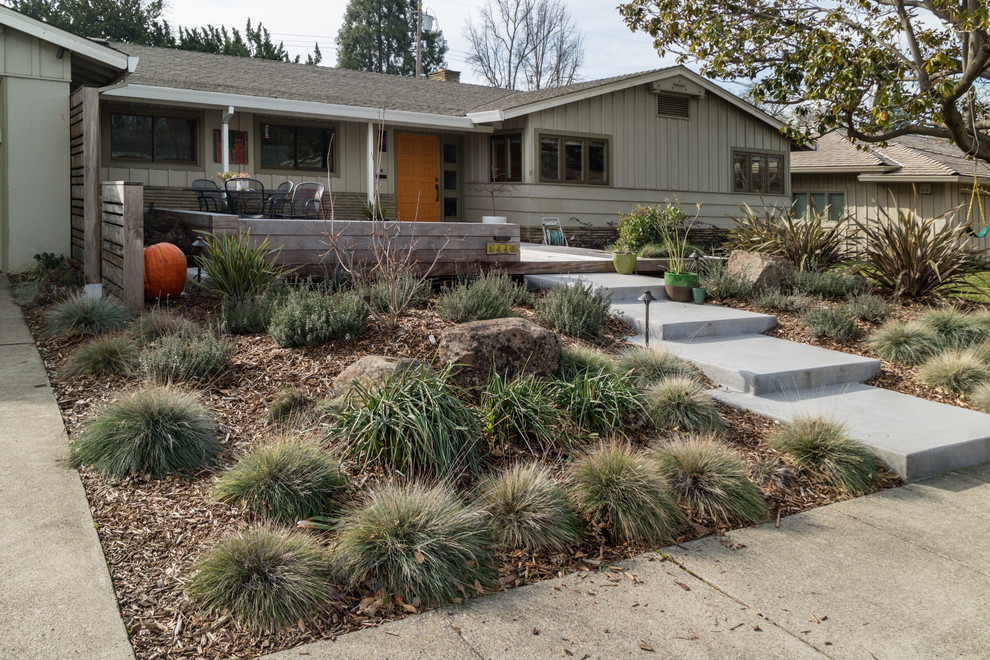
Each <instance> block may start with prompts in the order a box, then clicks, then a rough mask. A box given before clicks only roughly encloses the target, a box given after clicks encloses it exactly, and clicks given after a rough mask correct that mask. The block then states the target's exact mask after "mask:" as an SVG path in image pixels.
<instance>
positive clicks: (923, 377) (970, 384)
mask: <svg viewBox="0 0 990 660" xmlns="http://www.w3.org/2000/svg"><path fill="white" fill-rule="evenodd" d="M918 380H920V381H921V382H922V383H925V384H926V385H931V386H932V387H937V388H939V389H943V390H948V391H949V392H957V393H960V394H968V393H970V392H972V391H973V390H974V389H976V388H977V387H978V386H979V385H982V384H983V383H986V382H987V381H990V370H988V369H987V365H986V364H985V363H984V362H983V361H982V360H981V359H980V358H979V357H978V356H977V355H976V354H974V353H973V352H972V351H960V350H956V349H951V348H950V349H947V350H945V351H943V352H941V353H938V354H936V355H933V356H932V357H930V358H928V360H927V361H925V363H924V364H922V365H921V367H920V368H919V369H918Z"/></svg>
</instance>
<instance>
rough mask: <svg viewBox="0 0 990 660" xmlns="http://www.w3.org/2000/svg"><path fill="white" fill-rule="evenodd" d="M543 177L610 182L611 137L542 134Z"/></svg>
mask: <svg viewBox="0 0 990 660" xmlns="http://www.w3.org/2000/svg"><path fill="white" fill-rule="evenodd" d="M540 181H542V182H544V183H584V184H593V185H607V184H608V140H602V139H596V138H575V137H558V136H549V135H541V136H540Z"/></svg>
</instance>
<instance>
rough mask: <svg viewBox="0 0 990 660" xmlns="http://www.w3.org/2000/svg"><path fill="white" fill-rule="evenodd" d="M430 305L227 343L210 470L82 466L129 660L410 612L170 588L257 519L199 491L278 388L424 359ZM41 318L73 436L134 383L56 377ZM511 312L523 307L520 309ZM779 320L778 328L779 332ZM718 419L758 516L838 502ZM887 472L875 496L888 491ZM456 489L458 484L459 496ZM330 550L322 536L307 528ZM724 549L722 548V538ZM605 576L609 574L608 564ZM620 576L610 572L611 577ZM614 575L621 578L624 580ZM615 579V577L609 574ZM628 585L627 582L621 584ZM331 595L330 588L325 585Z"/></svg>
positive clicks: (247, 653)
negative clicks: (363, 324)
mask: <svg viewBox="0 0 990 660" xmlns="http://www.w3.org/2000/svg"><path fill="white" fill-rule="evenodd" d="M432 305H433V303H432V301H428V302H427V303H426V304H424V305H422V306H420V308H418V309H416V310H413V311H412V312H411V313H410V314H409V315H408V316H406V317H404V318H403V319H401V322H400V325H399V327H398V328H396V329H394V330H385V329H382V328H378V327H374V326H370V327H369V329H368V330H367V331H366V332H365V333H364V335H363V336H362V337H361V338H360V339H358V340H357V341H353V342H335V343H332V344H329V345H326V346H321V347H315V348H307V349H283V348H279V347H278V346H276V345H275V343H274V342H273V341H272V340H271V338H270V337H268V336H267V335H252V336H241V337H238V338H237V354H236V356H235V358H234V364H233V367H232V369H231V370H230V371H229V373H228V374H227V375H226V376H224V377H223V378H222V379H220V380H219V381H217V382H214V383H209V384H207V385H205V386H203V387H201V388H199V392H200V395H201V397H202V399H203V401H204V403H206V404H207V405H208V406H209V407H210V408H211V409H212V410H213V411H214V413H215V415H216V417H217V420H218V423H219V426H220V429H221V439H222V441H223V446H224V454H223V456H222V459H221V461H220V464H219V466H218V467H217V468H216V470H214V471H203V472H200V473H198V474H196V475H193V476H192V477H191V478H180V477H169V478H162V479H146V478H131V479H128V480H125V481H123V482H109V481H106V480H104V479H102V478H100V477H99V476H97V475H95V474H93V473H90V472H87V471H82V472H81V475H82V479H83V484H84V486H85V489H86V493H87V495H88V497H89V502H90V508H91V511H92V514H93V518H94V521H95V524H96V526H97V530H98V533H99V537H100V540H101V542H102V544H103V548H104V552H105V554H106V558H107V563H108V566H109V568H110V574H111V577H112V580H113V584H114V588H115V589H116V593H117V597H118V600H119V603H120V609H121V613H122V616H123V620H124V622H125V624H126V626H127V628H128V630H129V632H130V638H131V642H132V644H133V646H134V649H135V653H136V655H137V657H138V658H140V659H142V660H148V659H152V658H188V657H205V658H251V657H257V656H259V655H263V654H266V653H271V652H274V651H278V650H283V649H287V648H291V647H294V646H298V645H300V644H305V643H308V642H313V641H318V640H321V639H333V638H335V637H336V636H338V635H340V634H343V633H347V632H351V631H354V630H360V629H363V628H367V627H369V626H375V625H378V624H380V623H382V622H385V621H389V620H392V619H397V618H402V617H404V616H408V615H410V614H412V613H414V612H417V611H419V609H420V608H417V607H415V606H413V605H410V604H406V603H399V602H383V601H382V595H381V594H380V593H375V592H373V591H364V592H358V593H338V594H337V596H338V605H339V606H338V607H337V608H336V609H335V610H334V611H333V612H331V613H329V614H328V615H326V616H325V617H323V618H322V619H321V620H320V621H319V622H317V623H315V624H304V623H302V622H300V623H299V624H298V625H296V626H292V627H290V628H288V629H286V630H283V631H281V632H279V633H277V634H266V635H257V634H254V633H252V632H250V631H248V630H244V629H242V628H240V627H239V626H237V625H236V624H234V623H233V622H232V621H231V620H230V619H229V618H228V617H227V616H225V615H224V616H206V615H204V614H202V613H201V612H200V611H199V609H198V608H197V607H196V605H195V604H194V603H192V602H190V601H189V599H188V598H187V597H186V596H185V594H184V585H185V583H186V581H187V579H188V575H189V572H190V568H191V566H192V564H193V562H194V561H195V560H196V559H197V558H198V557H199V556H200V555H201V554H202V553H203V552H204V551H205V550H207V549H208V548H209V547H211V546H212V545H213V544H215V543H216V542H218V541H219V540H220V539H221V538H222V537H224V536H226V535H227V534H229V533H231V532H233V531H236V530H239V529H243V528H245V527H246V526H248V525H250V524H253V523H256V522H258V521H257V520H255V519H254V518H253V516H252V515H251V514H250V513H249V512H247V511H245V510H243V509H241V508H239V507H236V506H231V505H227V504H223V503H220V502H218V501H217V500H216V499H214V498H213V497H212V494H211V491H212V485H213V481H214V478H215V476H216V474H217V472H219V471H220V470H222V469H223V468H224V467H226V466H229V465H230V464H232V463H233V462H234V461H235V460H236V457H237V456H239V455H241V454H242V453H243V452H244V451H246V450H247V449H248V448H250V447H252V446H254V445H256V444H258V443H260V442H263V441H265V440H267V439H269V438H272V437H274V436H275V435H276V434H278V433H279V431H278V430H277V429H275V428H274V427H272V426H271V425H269V424H268V423H267V422H266V421H265V419H266V411H267V408H268V406H269V405H270V404H271V402H272V401H274V400H275V398H276V397H277V396H278V395H279V393H280V392H281V391H282V390H284V389H286V388H290V387H291V388H296V389H299V390H302V391H304V392H306V393H308V394H310V395H312V396H314V397H326V396H327V395H328V393H329V392H330V383H331V382H332V380H333V378H334V377H335V376H336V375H337V374H338V373H340V371H341V370H343V369H344V368H345V367H346V366H348V365H349V364H350V363H352V362H353V361H355V360H356V359H357V358H358V357H360V356H362V355H366V354H383V355H394V356H406V357H415V358H418V359H421V360H424V361H427V362H429V361H431V358H432V357H433V355H434V353H435V351H436V343H437V341H438V339H439V336H440V333H441V332H442V331H443V329H444V328H445V327H447V325H449V324H447V323H445V322H444V321H442V320H440V319H439V318H438V317H437V316H436V314H435V313H434V312H433V311H432ZM174 308H175V309H176V311H178V312H180V313H182V314H185V315H187V316H189V317H190V318H193V319H195V320H198V321H200V322H202V321H204V320H205V319H206V318H208V316H209V315H210V313H211V312H213V311H214V310H215V308H216V301H215V300H213V299H211V298H208V297H206V296H202V295H200V296H195V295H194V296H188V297H184V298H183V299H182V301H181V302H180V303H179V304H177V305H174ZM43 313H44V312H43V310H41V309H31V310H27V311H26V312H25V314H26V316H27V318H28V321H29V325H30V326H31V327H32V330H33V331H34V334H35V336H36V338H37V340H38V346H39V351H40V352H41V355H42V358H43V360H44V363H45V366H46V368H47V369H48V373H49V376H50V378H51V381H52V387H53V389H54V391H55V396H56V398H57V400H58V403H59V406H60V408H61V410H62V415H63V419H64V420H65V425H66V428H67V429H68V432H69V435H70V437H71V436H74V435H75V433H76V432H77V430H78V429H79V426H80V424H82V423H83V422H84V421H85V420H86V419H87V418H89V416H90V415H91V414H92V413H93V412H94V410H95V408H96V407H98V406H99V405H102V404H103V403H105V402H107V401H110V400H112V399H114V398H115V397H117V396H118V395H119V394H120V392H121V391H124V390H127V389H130V388H134V387H136V386H138V385H139V383H141V378H140V377H139V376H136V375H135V376H129V377H115V378H109V379H95V378H90V377H81V378H76V379H73V380H69V379H63V378H62V377H61V376H60V375H59V370H60V368H61V367H62V365H63V362H64V360H65V358H66V357H67V355H68V354H69V353H70V352H71V351H72V349H73V348H75V347H76V346H77V345H78V344H80V343H81V342H80V341H76V340H51V339H47V338H45V337H43V336H41V333H40V328H41V324H42V322H43V318H44V317H43ZM522 313H523V314H524V315H527V316H528V315H530V314H531V312H529V311H526V310H522ZM793 328H794V324H793V323H792V322H788V321H787V320H786V319H785V321H784V322H783V323H782V326H781V329H780V332H781V333H784V334H786V333H789V332H793ZM609 334H610V339H609V340H608V341H607V342H605V345H604V346H600V347H602V348H604V349H605V350H609V351H615V350H618V349H619V347H620V346H621V339H622V338H623V337H624V336H626V335H628V334H629V329H628V328H626V327H625V326H623V325H622V324H621V323H618V322H616V323H615V324H613V325H610V326H609ZM720 408H721V411H722V414H723V415H724V416H725V417H726V419H727V420H728V422H729V431H728V432H727V433H726V434H725V436H724V439H725V441H726V442H728V443H730V444H731V445H732V446H734V447H735V448H736V449H737V450H739V451H740V452H741V453H742V455H743V456H744V458H745V460H746V463H747V466H748V468H749V471H750V476H751V477H752V478H753V480H754V482H755V483H757V484H758V485H759V487H760V488H761V490H762V491H763V494H764V496H765V497H766V500H767V504H768V506H769V508H770V512H771V514H770V520H771V521H773V520H776V521H777V522H778V523H779V520H780V517H782V516H787V515H791V514H793V513H797V512H800V511H806V510H808V509H812V508H815V507H818V506H822V505H824V504H828V503H831V502H836V501H839V500H842V499H845V498H846V496H845V495H844V494H842V493H840V492H837V491H835V490H834V489H831V488H829V487H828V486H827V485H825V484H823V483H820V482H818V481H817V480H815V479H812V478H809V477H808V476H807V475H801V474H798V473H797V472H796V471H795V470H794V469H793V468H790V467H788V466H787V465H785V464H784V463H783V461H782V460H781V458H780V457H779V456H778V455H777V453H776V452H775V451H774V450H773V449H771V448H770V447H769V446H768V444H767V442H766V440H767V438H768V437H769V435H770V434H772V433H773V431H774V429H775V427H776V426H777V424H776V422H773V421H771V420H768V419H766V418H762V417H759V416H757V415H754V414H752V413H749V412H745V411H740V410H736V409H734V408H730V407H728V406H722V405H721V404H720ZM657 440H658V438H656V437H652V436H648V435H643V436H641V437H635V438H633V439H632V441H633V442H634V443H635V444H637V445H639V446H644V447H645V446H647V445H649V444H650V443H653V442H656V441H657ZM490 456H491V459H492V460H491V462H492V463H493V465H492V466H491V467H492V469H497V468H498V467H499V465H504V464H507V463H509V462H512V461H515V460H518V459H520V458H526V459H529V460H543V461H544V462H545V463H547V464H549V465H550V467H551V469H554V470H561V469H563V466H564V462H565V461H564V459H563V458H561V457H557V458H553V459H551V458H548V457H533V456H523V455H522V454H521V450H519V449H518V448H515V447H510V446H502V447H494V448H493V449H492V450H491V452H490ZM352 478H353V479H354V480H355V481H356V482H358V483H362V484H364V483H366V482H373V481H375V480H377V479H379V478H381V475H374V474H367V473H364V474H353V475H352ZM899 483H900V482H899V480H898V479H897V478H896V477H894V476H891V477H890V478H889V479H888V480H887V481H886V482H884V483H883V484H880V485H879V487H880V488H886V487H890V486H894V485H897V484H899ZM467 490H469V489H467ZM730 529H731V526H719V525H714V524H712V523H711V521H706V520H701V519H693V520H692V521H691V525H690V526H689V529H688V530H687V531H686V532H685V533H684V535H683V536H681V537H680V538H678V539H676V542H677V543H684V542H687V541H690V540H692V539H695V538H699V537H702V536H706V535H709V534H713V533H714V534H725V533H727V532H728V531H730ZM309 533H313V534H315V535H316V538H318V539H319V540H320V541H321V542H322V543H324V544H327V545H331V544H332V535H330V534H328V533H320V532H309ZM726 542H727V543H731V541H729V540H726ZM649 549H650V548H649V547H647V546H645V545H637V544H624V545H615V544H614V543H613V542H611V541H610V540H609V539H608V538H607V537H606V535H605V534H604V533H603V532H601V531H600V530H591V531H590V533H589V534H587V535H586V538H585V541H584V542H583V544H582V545H581V547H580V548H575V549H574V552H568V553H562V554H548V553H529V552H523V551H516V552H512V553H505V554H499V555H497V557H496V559H497V568H498V575H499V578H498V585H497V587H496V590H497V591H502V590H506V589H510V588H514V587H518V586H521V585H524V584H530V583H532V582H536V581H539V580H544V579H549V578H554V577H559V576H562V575H565V574H567V573H571V572H575V571H597V570H605V569H607V568H608V567H609V566H610V565H612V564H614V563H615V562H618V561H621V560H623V559H627V558H629V557H633V556H635V555H638V554H640V553H642V552H645V551H647V550H649ZM615 570H616V571H617V569H615ZM619 575H620V573H619V572H616V576H619ZM626 577H627V578H628V576H626ZM617 579H619V578H618V577H617ZM629 579H633V580H635V576H633V577H632V578H629ZM330 588H332V589H336V588H337V587H334V586H331V587H330Z"/></svg>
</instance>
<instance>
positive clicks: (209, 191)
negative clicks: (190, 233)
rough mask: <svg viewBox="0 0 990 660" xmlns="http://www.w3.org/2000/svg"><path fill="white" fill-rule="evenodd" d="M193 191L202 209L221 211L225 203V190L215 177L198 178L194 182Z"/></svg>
mask: <svg viewBox="0 0 990 660" xmlns="http://www.w3.org/2000/svg"><path fill="white" fill-rule="evenodd" d="M192 188H193V192H195V193H196V201H197V202H198V203H199V210H200V211H213V212H216V213H219V212H220V209H221V207H222V204H223V191H222V190H220V186H218V185H217V184H216V182H215V181H214V180H213V179H196V180H195V181H193V182H192Z"/></svg>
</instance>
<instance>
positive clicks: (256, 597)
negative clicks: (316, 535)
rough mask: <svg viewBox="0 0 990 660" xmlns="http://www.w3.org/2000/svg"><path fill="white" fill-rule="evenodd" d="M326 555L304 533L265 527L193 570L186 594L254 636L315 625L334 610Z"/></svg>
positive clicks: (221, 546) (211, 553)
mask: <svg viewBox="0 0 990 660" xmlns="http://www.w3.org/2000/svg"><path fill="white" fill-rule="evenodd" d="M329 578H330V570H329V566H328V563H327V557H326V554H325V553H324V551H323V549H322V548H320V546H319V545H318V544H317V543H316V542H315V541H314V540H313V539H312V538H310V537H308V536H306V535H304V534H301V533H291V532H285V531H276V530H274V529H270V528H267V527H257V528H253V529H248V530H245V531H243V532H240V533H238V534H234V535H232V536H228V537H227V538H225V539H223V540H222V541H220V543H218V544H217V545H216V546H215V547H213V548H212V549H210V550H208V551H207V552H206V553H205V554H204V555H203V556H202V557H201V558H200V559H199V560H198V561H197V562H196V563H195V564H194V565H193V572H192V574H191V576H190V578H189V583H188V586H187V592H188V594H189V596H190V597H191V598H192V599H193V600H194V601H196V602H198V603H199V604H200V605H201V606H202V607H203V609H204V610H205V611H206V612H207V613H209V614H214V615H218V614H220V613H222V612H226V613H229V615H230V617H231V618H232V619H234V621H236V622H237V623H239V624H241V625H244V626H247V627H249V628H251V629H252V630H254V631H256V632H268V633H271V632H276V631H278V630H281V629H282V628H285V627H286V626H289V625H296V623H297V622H298V621H300V620H301V621H314V620H315V619H316V618H317V617H319V616H320V615H321V614H324V613H325V612H326V611H327V609H328V608H329V606H330V596H329V591H328V590H327V586H326V583H327V580H329Z"/></svg>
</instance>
